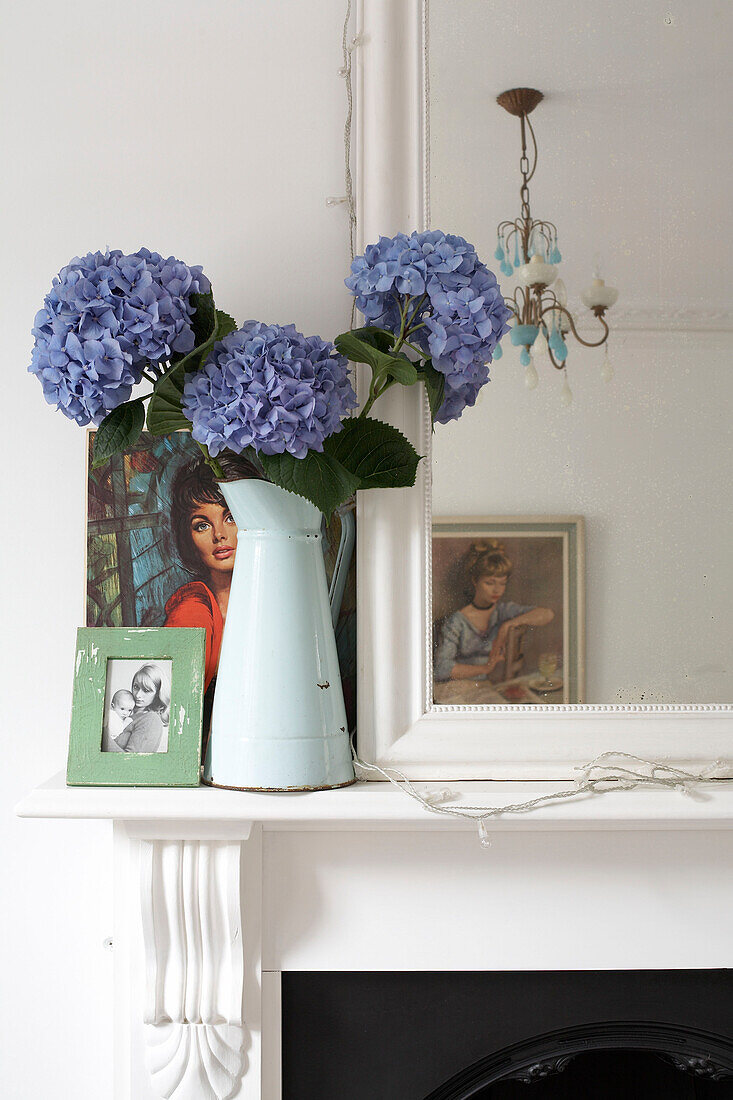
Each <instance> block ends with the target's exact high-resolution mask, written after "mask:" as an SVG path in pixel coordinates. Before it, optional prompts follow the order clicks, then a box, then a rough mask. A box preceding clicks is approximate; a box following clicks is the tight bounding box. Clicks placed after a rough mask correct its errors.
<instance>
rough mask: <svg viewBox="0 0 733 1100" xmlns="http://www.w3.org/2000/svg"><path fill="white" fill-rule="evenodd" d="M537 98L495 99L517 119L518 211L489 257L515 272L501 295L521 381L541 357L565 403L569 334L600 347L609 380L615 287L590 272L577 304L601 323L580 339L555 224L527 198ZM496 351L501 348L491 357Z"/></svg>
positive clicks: (506, 95)
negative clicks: (609, 314)
mask: <svg viewBox="0 0 733 1100" xmlns="http://www.w3.org/2000/svg"><path fill="white" fill-rule="evenodd" d="M542 99H543V95H542V92H538V91H537V90H536V89H534V88H512V89H511V90H510V91H508V92H502V93H501V95H500V96H497V97H496V102H497V103H498V104H499V105H500V106H501V107H503V108H504V110H506V111H508V112H509V114H511V115H515V116H516V117H517V118H518V119H519V122H520V126H521V135H522V156H521V159H520V161H519V170H520V172H521V175H522V186H521V188H520V191H519V194H520V198H521V202H522V212H521V214H520V216H519V217H518V218H517V219H516V220H515V221H503V222H500V223H499V226H498V229H497V235H498V240H497V245H496V252H495V253H494V255H495V256H496V259H497V260H499V261H500V269H501V271H502V273H503V274H504V275H506V276H511V275H514V274H516V276H517V279H518V281H519V285H518V286H517V287H516V289H515V290H514V294H513V296H512V297H509V296H507V295H506V294H505V295H504V297H505V300H506V304H507V306H508V307H509V309H510V310H511V311H512V313H513V314H514V324H513V325H512V329H511V334H510V339H511V342H512V344H514V345H515V346H516V347H520V348H521V349H522V350H521V352H520V356H519V360H520V362H521V364H522V366H523V367H524V368H525V384H526V386H527V388H528V389H531V390H532V389H534V388H535V386H536V385H537V384H538V382H539V374H538V373H537V367H536V365H535V361H536V360H537V359H539V358H541V357H547V358H548V359H549V361H550V362H551V363H552V365H553V367H555V368H556V369H557V370H559V371H562V372H563V379H564V381H563V387H562V391H561V394H560V399H561V400H562V402H563V403H564V404H566V405H569V404H570V403H571V402H572V400H573V395H572V392H571V390H570V385H569V383H568V377H567V369H566V367H567V357H568V347H567V343H566V338H567V336H568V334H569V333H572V335H573V336H574V337H575V339H576V340H577V341H578V342H579V343H581V344H583V346H584V347H586V348H597V347H601V345H603V344H605V345H606V353H605V357H604V360H603V365H602V367H601V377H602V378H603V380H604V381H606V382H609V381H610V380H611V378H612V377H613V369H612V367H611V363H610V360H609V358H608V345H607V341H608V336H609V327H608V324H607V322H606V317H605V313H606V310H607V309H610V307H611V306H612V305H613V304H614V303H615V301H616V299H617V298H618V290H616V289H615V288H614V287H611V286H606V284H605V282H604V280H603V279H602V278H601V277H600V275H599V273H598V272H597V271H596V272H595V273H594V277H593V281H592V282H591V284H590V286H588V287H586V289H585V290H584V291H583V292H582V294H581V298H582V300H583V304H584V305H586V306H587V307H588V309H589V310H591V312H592V313H593V314H595V316H596V317H597V319H598V321H599V322H600V324H601V326H602V330H603V331H602V334H601V336H600V339H598V340H584V339H583V337H582V336H579V335H578V330H577V328H576V323H575V319H574V318H573V315H572V313H571V312H570V310H569V309H568V297H567V291H566V289H565V284H564V283H563V281H562V279H558V278H557V265H558V264H559V263H560V261H561V260H562V256H561V254H560V249H559V247H558V243H557V227H556V226H555V225H554V223H553V222H550V221H546V220H538V219H536V218H533V217H532V212H531V209H530V202H529V182H530V180H531V179H532V177H533V176H534V174H535V169H536V168H537V140H536V138H535V135H534V130H533V129H532V123H531V122H530V119H529V116H530V114H531V113H532V111H534V109H535V107H536V106H537V104H538V103H540V102H541V101H542ZM528 134H529V138H530V140H531V143H532V157H531V163H530V157H529V156H528V154H527V135H528ZM500 354H501V346H499V347H498V348H497V349H496V351H495V352H494V358H497V355H500Z"/></svg>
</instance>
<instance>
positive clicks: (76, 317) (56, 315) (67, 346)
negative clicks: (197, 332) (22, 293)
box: [28, 248, 211, 424]
mask: <svg viewBox="0 0 733 1100" xmlns="http://www.w3.org/2000/svg"><path fill="white" fill-rule="evenodd" d="M210 289H211V284H210V283H209V280H208V279H207V278H206V276H205V275H204V274H203V273H202V270H201V268H200V267H187V266H186V264H183V263H181V262H180V260H176V259H175V257H173V256H171V257H169V258H168V259H167V260H164V259H163V257H162V256H159V255H158V253H157V252H149V251H148V250H147V249H146V248H141V249H140V251H139V252H136V253H135V254H134V255H132V256H125V255H123V253H122V252H120V251H119V249H114V250H113V251H111V252H110V251H107V252H105V253H102V252H90V253H89V254H88V255H86V256H84V257H81V258H80V257H78V256H77V257H75V258H74V259H73V260H72V261H71V262H70V263H69V264H68V265H67V266H66V267H64V268H63V269H62V270H61V271H60V272H59V274H58V275H57V276H56V278H55V279H54V280H53V286H52V287H51V290H50V291H49V293H48V294H47V295H46V297H45V299H44V303H43V309H41V310H40V311H39V312H38V313H37V314H36V319H35V324H34V326H33V335H34V337H35V345H34V348H33V354H32V361H31V365H30V367H29V368H28V369H29V371H30V372H31V373H32V374H35V375H36V376H37V378H38V379H39V381H40V383H41V385H42V386H43V393H44V396H45V398H46V401H48V403H49V404H50V405H55V406H56V408H57V409H60V411H61V412H62V413H64V415H65V416H68V417H70V418H71V419H72V420H75V421H76V422H77V424H89V422H90V421H91V422H93V423H94V424H99V423H100V422H101V421H102V420H103V419H104V417H105V416H106V415H107V413H108V412H110V411H111V410H112V409H114V408H116V406H117V405H120V404H122V402H124V401H127V400H128V398H129V397H130V394H131V392H132V387H133V386H135V385H136V384H137V383H138V382H139V381H140V379H141V377H142V370H143V367H144V366H145V364H146V363H154V364H155V363H161V364H165V363H166V362H167V361H168V360H169V359H170V358H171V356H172V355H173V354H174V353H175V354H185V353H186V352H188V351H191V349H192V348H193V346H194V342H195V341H194V335H193V330H192V328H191V318H192V317H193V314H194V311H195V310H194V306H193V305H192V303H191V300H190V296H191V294H193V293H206V292H208V291H209V290H210Z"/></svg>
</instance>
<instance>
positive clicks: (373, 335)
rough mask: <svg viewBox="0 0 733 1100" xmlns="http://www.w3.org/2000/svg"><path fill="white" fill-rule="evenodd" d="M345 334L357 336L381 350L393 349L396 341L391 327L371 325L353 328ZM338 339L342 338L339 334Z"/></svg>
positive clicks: (358, 338) (362, 341)
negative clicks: (374, 326) (390, 329)
mask: <svg viewBox="0 0 733 1100" xmlns="http://www.w3.org/2000/svg"><path fill="white" fill-rule="evenodd" d="M344 335H345V336H355V337H356V339H357V340H360V341H361V343H363V344H370V345H371V346H372V347H373V348H378V349H379V351H391V350H392V348H393V346H394V342H395V334H394V333H393V332H390V331H389V329H386V328H373V327H372V326H371V325H370V326H368V327H367V328H352V329H351V331H350V332H347V333H344ZM336 339H337V340H340V339H341V337H340V336H338V337H336ZM337 346H338V345H337ZM342 354H343V353H342Z"/></svg>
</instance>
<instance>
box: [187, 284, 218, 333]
mask: <svg viewBox="0 0 733 1100" xmlns="http://www.w3.org/2000/svg"><path fill="white" fill-rule="evenodd" d="M189 300H190V302H191V305H192V306H193V307H194V309H195V310H196V312H195V313H194V315H193V317H192V318H191V328H192V329H193V335H194V339H195V341H196V345H197V346H198V345H199V344H203V343H204V341H206V340H208V339H209V337H210V336H211V334H212V333H213V332H214V331H215V329H216V314H217V310H216V308H215V306H214V295H213V293H212V291H208V292H207V293H206V294H192V295H191V297H190V299H189Z"/></svg>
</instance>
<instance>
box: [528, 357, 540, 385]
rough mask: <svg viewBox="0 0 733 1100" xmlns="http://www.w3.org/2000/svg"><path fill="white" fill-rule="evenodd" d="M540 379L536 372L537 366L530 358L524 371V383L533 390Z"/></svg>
mask: <svg viewBox="0 0 733 1100" xmlns="http://www.w3.org/2000/svg"><path fill="white" fill-rule="evenodd" d="M539 380H540V376H539V374H538V373H537V367H536V366H535V365H534V363H533V362H532V361H531V360H530V363H529V366H528V367H527V368H526V369H525V372H524V384H525V386H526V387H527V389H528V390H534V389H536V388H537V384H538V382H539Z"/></svg>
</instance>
